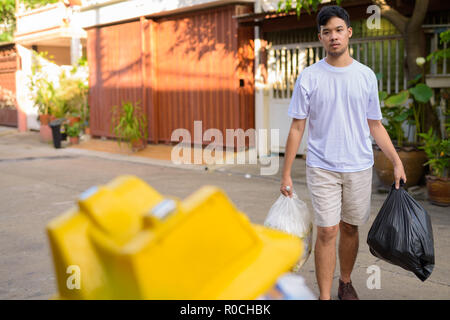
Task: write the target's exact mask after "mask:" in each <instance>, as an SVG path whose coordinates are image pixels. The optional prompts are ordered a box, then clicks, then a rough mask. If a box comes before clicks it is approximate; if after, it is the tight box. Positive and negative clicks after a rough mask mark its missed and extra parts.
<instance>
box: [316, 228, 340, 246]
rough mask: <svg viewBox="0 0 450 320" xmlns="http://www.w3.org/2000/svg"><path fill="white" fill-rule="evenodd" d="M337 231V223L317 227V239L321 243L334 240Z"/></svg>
mask: <svg viewBox="0 0 450 320" xmlns="http://www.w3.org/2000/svg"><path fill="white" fill-rule="evenodd" d="M338 232H339V225H335V226H332V227H317V240H318V241H320V242H322V243H329V242H332V241H334V240H336V237H337V234H338Z"/></svg>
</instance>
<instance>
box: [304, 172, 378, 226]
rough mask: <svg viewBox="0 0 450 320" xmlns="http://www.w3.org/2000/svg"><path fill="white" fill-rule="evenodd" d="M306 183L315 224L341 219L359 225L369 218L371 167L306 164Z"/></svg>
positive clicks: (336, 221)
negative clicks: (349, 168)
mask: <svg viewBox="0 0 450 320" xmlns="http://www.w3.org/2000/svg"><path fill="white" fill-rule="evenodd" d="M306 183H307V185H308V190H309V195H310V197H311V202H312V206H313V209H314V223H315V224H316V225H317V226H319V227H331V226H335V225H337V224H339V222H340V221H341V220H342V221H344V222H346V223H349V224H352V225H356V226H360V225H363V224H364V223H366V222H367V220H368V219H369V216H370V198H371V193H372V167H371V168H369V169H366V170H363V171H358V172H334V171H329V170H325V169H322V168H313V167H310V166H306Z"/></svg>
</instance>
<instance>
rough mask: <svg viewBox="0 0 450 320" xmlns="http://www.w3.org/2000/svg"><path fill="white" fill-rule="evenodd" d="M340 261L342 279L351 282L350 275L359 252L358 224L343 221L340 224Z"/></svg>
mask: <svg viewBox="0 0 450 320" xmlns="http://www.w3.org/2000/svg"><path fill="white" fill-rule="evenodd" d="M339 229H340V236H339V263H340V269H341V280H342V281H344V282H345V283H348V282H350V275H351V273H352V270H353V266H354V265H355V261H356V255H357V254H358V246H359V237H358V226H354V225H351V224H348V223H346V222H344V221H341V222H340V224H339Z"/></svg>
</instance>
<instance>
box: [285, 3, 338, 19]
mask: <svg viewBox="0 0 450 320" xmlns="http://www.w3.org/2000/svg"><path fill="white" fill-rule="evenodd" d="M292 2H293V1H292V0H280V1H278V4H277V12H278V13H280V12H285V13H288V12H289V11H291V10H292V9H294V7H293V3H292ZM341 2H342V0H336V4H337V5H341ZM321 3H322V0H297V1H295V11H296V13H297V17H298V18H300V13H301V10H302V9H304V10H306V12H308V14H311V9H312V10H313V11H314V12H315V11H317V8H318V7H319V5H320V4H321Z"/></svg>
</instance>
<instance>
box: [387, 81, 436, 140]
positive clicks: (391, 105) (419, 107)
mask: <svg viewBox="0 0 450 320" xmlns="http://www.w3.org/2000/svg"><path fill="white" fill-rule="evenodd" d="M423 81H424V79H423V75H422V74H420V75H418V76H416V77H415V78H414V79H413V80H411V81H409V83H408V85H409V86H410V88H409V89H408V90H403V91H400V92H399V93H397V94H393V95H391V96H389V97H388V94H387V93H386V92H384V91H381V92H379V96H380V101H384V105H385V106H384V107H382V108H381V112H382V114H383V117H384V118H385V119H386V120H387V121H388V124H387V126H386V130H387V131H388V133H389V136H390V137H391V138H392V139H393V140H396V141H397V145H398V146H399V147H402V146H403V144H404V141H405V140H406V137H405V134H404V132H403V128H402V126H403V124H404V123H405V122H406V123H407V124H408V125H409V129H411V126H412V125H414V126H415V133H414V140H413V143H414V144H420V143H422V142H421V141H420V139H419V137H422V136H421V135H420V134H421V133H425V132H426V131H425V117H426V112H430V111H432V110H433V107H432V106H431V104H430V100H431V97H432V96H433V90H432V89H431V88H430V87H429V86H428V85H426V84H425V83H423ZM410 98H411V99H410ZM408 101H409V104H408V105H407V103H408Z"/></svg>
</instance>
